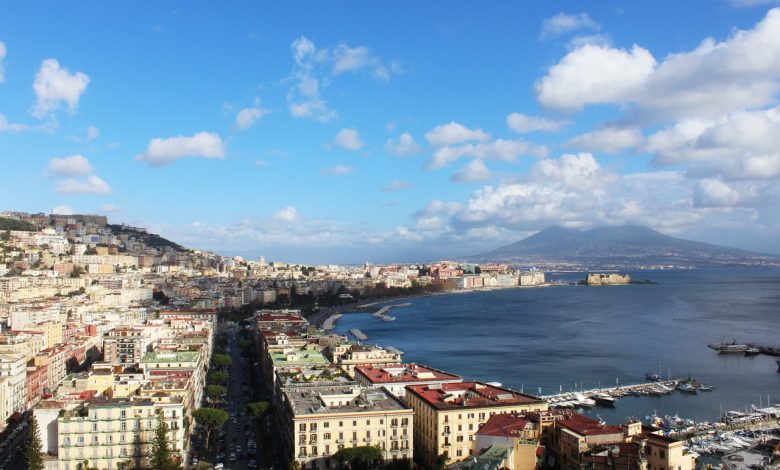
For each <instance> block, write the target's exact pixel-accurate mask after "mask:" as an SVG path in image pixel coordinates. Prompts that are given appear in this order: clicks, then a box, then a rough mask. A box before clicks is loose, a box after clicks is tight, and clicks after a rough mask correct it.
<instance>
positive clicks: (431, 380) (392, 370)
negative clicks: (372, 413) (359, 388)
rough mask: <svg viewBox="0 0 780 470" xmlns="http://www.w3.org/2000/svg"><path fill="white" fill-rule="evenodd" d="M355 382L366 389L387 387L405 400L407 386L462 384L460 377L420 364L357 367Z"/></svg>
mask: <svg viewBox="0 0 780 470" xmlns="http://www.w3.org/2000/svg"><path fill="white" fill-rule="evenodd" d="M354 375H355V381H356V382H357V383H359V384H361V385H364V386H366V387H385V388H386V389H388V390H389V391H390V392H391V393H392V394H393V395H395V396H397V397H398V398H401V399H403V397H404V396H405V395H406V386H407V385H434V384H444V383H458V382H462V381H463V378H462V377H460V376H459V375H455V374H450V373H448V372H443V371H440V370H437V369H433V368H431V367H426V366H423V365H420V364H398V365H395V364H394V365H389V366H385V367H375V366H373V365H364V366H356V367H355V372H354Z"/></svg>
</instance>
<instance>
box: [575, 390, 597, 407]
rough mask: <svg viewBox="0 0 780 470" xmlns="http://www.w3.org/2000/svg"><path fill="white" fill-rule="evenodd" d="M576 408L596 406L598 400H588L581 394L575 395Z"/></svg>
mask: <svg viewBox="0 0 780 470" xmlns="http://www.w3.org/2000/svg"><path fill="white" fill-rule="evenodd" d="M574 401H575V403H576V405H575V406H596V400H594V399H592V398H588V397H586V396H585V395H583V394H581V393H575V394H574Z"/></svg>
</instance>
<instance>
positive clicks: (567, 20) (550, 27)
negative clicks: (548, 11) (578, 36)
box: [539, 12, 601, 40]
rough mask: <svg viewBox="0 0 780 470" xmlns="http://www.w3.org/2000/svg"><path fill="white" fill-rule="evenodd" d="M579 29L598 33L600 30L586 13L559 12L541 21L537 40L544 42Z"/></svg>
mask: <svg viewBox="0 0 780 470" xmlns="http://www.w3.org/2000/svg"><path fill="white" fill-rule="evenodd" d="M581 29H589V30H595V31H598V30H599V29H601V26H600V25H599V24H598V23H597V22H596V21H595V20H593V18H591V17H590V15H588V14H587V13H575V14H569V13H564V12H560V13H558V14H557V15H555V16H552V17H550V18H547V19H545V20H544V21H542V29H541V31H540V32H539V38H540V39H542V40H546V39H550V38H553V37H556V36H560V35H562V34H566V33H571V32H573V31H578V30H581Z"/></svg>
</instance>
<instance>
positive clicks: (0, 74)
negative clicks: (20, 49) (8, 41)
mask: <svg viewBox="0 0 780 470" xmlns="http://www.w3.org/2000/svg"><path fill="white" fill-rule="evenodd" d="M7 52H8V49H6V47H5V43H4V42H3V41H0V83H3V82H4V81H5V69H4V66H3V60H5V55H6V53H7Z"/></svg>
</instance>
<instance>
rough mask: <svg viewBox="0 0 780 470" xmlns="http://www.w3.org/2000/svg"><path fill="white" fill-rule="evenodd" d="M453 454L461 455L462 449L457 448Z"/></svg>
mask: <svg viewBox="0 0 780 470" xmlns="http://www.w3.org/2000/svg"><path fill="white" fill-rule="evenodd" d="M455 455H457V456H458V457H460V456H461V455H463V451H462V450H460V449H458V450H457V451H456V452H455Z"/></svg>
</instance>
